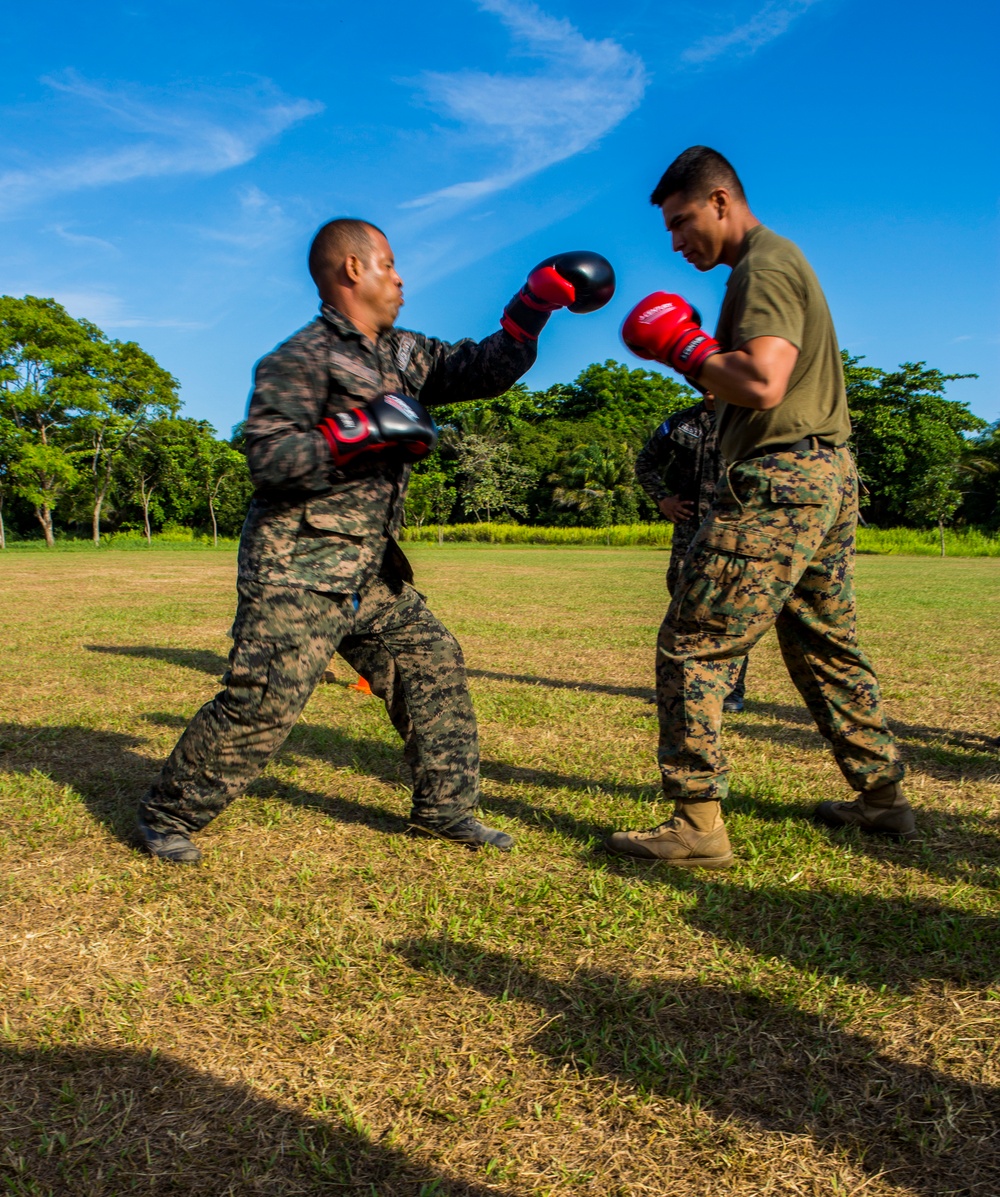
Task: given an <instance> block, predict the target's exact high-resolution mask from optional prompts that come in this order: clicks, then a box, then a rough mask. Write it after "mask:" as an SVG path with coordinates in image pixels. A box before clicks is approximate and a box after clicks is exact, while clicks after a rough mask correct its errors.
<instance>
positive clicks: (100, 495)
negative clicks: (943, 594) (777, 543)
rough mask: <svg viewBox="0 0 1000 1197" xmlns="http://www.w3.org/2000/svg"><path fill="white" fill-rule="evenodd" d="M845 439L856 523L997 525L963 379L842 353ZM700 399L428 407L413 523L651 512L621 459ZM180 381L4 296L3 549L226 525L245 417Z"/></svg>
mask: <svg viewBox="0 0 1000 1197" xmlns="http://www.w3.org/2000/svg"><path fill="white" fill-rule="evenodd" d="M844 373H845V380H846V383H847V391H848V398H849V403H850V409H851V419H852V422H853V425H854V434H853V438H852V440H853V448H854V451H855V454H856V456H857V459H858V465H859V469H860V471H861V475H862V478H863V480H864V483H865V486H866V490H867V494H866V496H865V503H864V507H863V510H864V512H865V517H866V519H867V520H868V521H869V522H870V523H874V524H877V525H881V526H888V525H893V524H904V525H910V526H917V527H925V526H929V525H934V524H937V525H938V526H939V527H941V528H943V527H944V526H945V525H946V524H950V523H954V522H957V523H965V524H974V525H978V526H982V527H986V528H990V529H995V528H997V527H998V526H1000V422H998V423H997V424H992V425H988V424H987V423H986V421H984V420H982V419H980V418H979V417H977V416H975V415H974V414H973V413H972V412H971V411H970V410H969V408H968V405H967V404H966V403H964V402H961V401H959V400H955V399H951V398H948V397H947V395H946V390H947V388H948V385H949V384H950V383H952V382H956V381H958V380H960V379H961V378H964V377H970V376H968V375H957V374H944V373H942V372H941V371H939V370H935V369H931V368H928V367H927V366H926V365H925V363H923V362H917V363H905V364H904V365H902V366H900V367H899V368H898V369H896V370H894V371H886V370H882V369H880V368H878V367H875V366H869V365H866V364H864V363H863V361H862V359H860V358H854V357H850V356H848V355H847V354H846V353H845V354H844ZM696 399H697V396H696V395H695V394H694V392H692V391H691V390H690V389H689V388H688V387H686V386H684V385H682V384H681V383H679V382H677V381H675V380H674V379H672V378H667V377H665V376H663V375H661V374H656V373H653V372H652V371H649V370H645V369H641V368H637V369H630V368H629V367H628V366H625V365H622V364H621V363H619V362H616V361H606V362H604V363H594V364H592V365H589V366H587V368H586V369H585V370H583V371H582V372H581V373H580V374H579V375H578V376H577V378H576V379H575V380H574V381H573V382H572V383H563V384H558V385H556V386H551V387H548V388H546V389H544V390H537V391H532V390H529V389H528V388H527V387H525V386H523V385H520V384H519V385H518V386H515V387H514V388H513V389H512V390H510V391H508V392H507V393H506V394H505V395H502V396H501V397H500V398H498V399H493V400H486V401H481V402H475V403H465V404H454V405H452V406H449V407H445V408H439V409H436V411H435V413H434V414H435V418H436V419H437V421H438V423H439V424H440V425H441V428H442V436H441V441H440V444H439V446H438V448H437V449H436V450H435V452H434V453H433V454H432V455H431V456H430V457H428V458H426V459H425V460H424V461H422V462H420V463H419V464H418V465H417V467H416V468H415V470H414V474H413V477H412V480H411V484H410V494H409V499H408V503H407V517H408V520H409V521H410V523H412V524H415V525H421V524H424V523H436V524H446V523H455V522H481V521H495V520H504V521H513V522H521V523H528V524H535V525H556V526H559V525H583V526H590V527H604V526H609V525H611V524H627V523H633V522H637V521H645V520H652V519H655V518H657V512H656V510H655V508H654V507H653V505H652V504H651V503H650V501H649V500H648V498H647V497H646V495H645V494H644V493H643V492H642V490H641V488H640V487H638V485H637V484H636V481H635V477H634V474H633V466H634V462H635V456H636V453H637V452H638V450H639V449H640V448H641V447H642V445H643V443H644V442H645V440H646V438H647V437H648V436H649V435H650V434H651V433H652V431H653V430H654V429H655V428H656V426H657V425H658V424H659V423H660V422H661V421H662V420H663V419H664V418H665V417H666V416H667V415H669V414H671V413H672V412H675V411H678V410H680V409H682V408H684V407H687V406H689V405H690V404H691V403H693V402H695V401H696ZM181 408H182V404H181V400H180V398H179V395H178V383H177V380H176V379H175V378H173V377H172V376H171V375H170V374H169V373H168V372H167V371H166V370H164V369H163V368H162V367H161V366H160V365H159V364H158V363H157V362H156V361H155V359H154V358H153V357H152V356H151V355H150V354H149V353H147V352H146V351H145V350H143V349H142V348H140V346H138V345H137V344H135V343H134V342H132V341H117V340H113V339H111V338H109V337H107V336H106V335H105V334H104V333H103V332H102V331H101V330H100V329H99V328H98V327H97V326H96V325H94V324H92V323H90V322H89V321H87V320H77V319H74V318H72V317H71V316H70V315H69V314H68V313H67V312H66V311H65V309H64V308H63V307H61V306H60V305H59V304H58V303H56V302H55V301H54V300H51V299H38V298H35V297H33V296H25V297H24V298H22V299H17V298H13V297H11V296H2V297H0V547H3V546H4V545H5V543H6V536H7V534H8V532H12V533H13V534H15V535H17V536H18V537H30V536H32V535H34V536H39V535H40V536H42V537H44V539H45V541H46V543H47V544H49V545H51V544H53V543H54V542H55V538H56V535H57V534H60V535H70V536H80V535H81V534H84V533H88V534H89V535H90V537H91V538H92V539H93V541H94V543H95V544H99V543H100V541H101V537H102V534H103V533H107V532H119V531H122V530H135V531H138V532H141V533H142V534H143V535H145V536H146V537H147V539H149V540H151V539H152V536H153V534H154V533H155V532H156V531H159V530H160V529H162V528H164V527H165V526H168V525H173V524H179V525H183V526H186V527H194V528H197V529H200V530H203V531H206V532H210V533H211V535H212V536H213V539H215V540H216V541H217V539H218V537H219V536H220V535H223V536H233V535H236V534H237V533H238V531H239V527H240V524H241V523H242V520H243V516H244V513H245V510H246V505H247V502H248V501H249V498H250V496H251V494H252V491H253V486H252V483H251V480H250V476H249V472H248V470H247V466H246V460H245V458H244V456H243V453H242V451H241V440H242V432H241V426H239V425H238V426H237V427H236V428H235V429H234V430H233V434H232V436H231V437H230V438H229V439H225V438H221V437H219V436H218V435H217V433H216V431H215V429H214V428H213V427H212V426H211V425H210V424H209V423H207V422H206V421H204V420H193V419H191V418H189V417H185V416H183V415H182V414H181Z"/></svg>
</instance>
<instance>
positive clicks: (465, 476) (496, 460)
mask: <svg viewBox="0 0 1000 1197" xmlns="http://www.w3.org/2000/svg"><path fill="white" fill-rule="evenodd" d="M456 450H457V455H458V472H459V494H460V495H461V498H462V504H463V506H464V507H465V509H466V511H470V512H471V513H472V514H473V515H474V516H475V518H476V522H477V523H479V522H480V521H481V520H482V517H483V513H484V512H485V514H486V523H488V524H489V523H492V522H493V517H494V516H497V515H505V514H506V515H508V516H511V515H521V516H523V515H527V514H528V508H527V506H526V504H525V492H526V490H527V486H528V483H529V481H530V473H529V471H528V470H527V469H526V468H525V467H524V466H523V465H520V464H519V463H518V462H517V461H516V460H515V457H514V453H513V450H512V448H511V445H510V443H509V442H508V441H506V440H504V439H502V438H501V437H496V436H492V437H491V436H483V435H481V434H480V433H475V432H473V433H468V434H467V435H465V436H462V437H461V438H460V439H459V440H458V441H457V446H456Z"/></svg>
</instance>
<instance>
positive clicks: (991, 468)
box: [960, 420, 1000, 528]
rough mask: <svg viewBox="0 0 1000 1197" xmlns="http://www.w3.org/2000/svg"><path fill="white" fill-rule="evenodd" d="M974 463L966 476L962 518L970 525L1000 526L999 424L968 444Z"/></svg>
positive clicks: (981, 433)
mask: <svg viewBox="0 0 1000 1197" xmlns="http://www.w3.org/2000/svg"><path fill="white" fill-rule="evenodd" d="M967 449H968V453H969V456H970V458H971V460H972V461H973V462H974V463H975V464H974V465H973V467H972V468H971V469H969V471H968V473H967V485H966V487H965V490H964V493H963V496H962V507H961V512H960V514H961V516H962V518H963V519H965V520H966V522H968V523H970V524H985V525H987V526H988V527H991V528H996V527H997V526H998V525H1000V420H997V421H996V422H995V423H994V424H990V426H989V427H988V428H985V429H983V431H982V432H980V433H979V434H978V435H977V436H975V437H973V438H972V440H970V441H969V442H968V446H967Z"/></svg>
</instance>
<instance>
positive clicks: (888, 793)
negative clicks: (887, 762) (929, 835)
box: [815, 781, 917, 840]
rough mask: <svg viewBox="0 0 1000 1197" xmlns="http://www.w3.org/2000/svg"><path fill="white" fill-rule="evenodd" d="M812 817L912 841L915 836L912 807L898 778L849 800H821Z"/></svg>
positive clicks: (832, 825) (837, 825)
mask: <svg viewBox="0 0 1000 1197" xmlns="http://www.w3.org/2000/svg"><path fill="white" fill-rule="evenodd" d="M815 817H816V820H817V822H819V823H825V824H826V826H827V827H838V828H839V827H860V828H861V830H862V831H873V832H877V833H878V834H879V835H892V836H895V837H896V838H897V839H902V840H912V839H915V838H916V835H917V829H916V820H915V819H914V817H913V807H912V806H910V804H909V802H907V801H906V797H905V795H904V794H903V787H902V786H901V785H900V784H899V782H898V781H891V782H889V784H888V785H885V786H879V788H878V789H877V790H868V791H867V792H864V793H861V794H859V795H858V796H857V798H855V799H854V801H853V802H821V803H820V804H819V806H817V807H816V814H815Z"/></svg>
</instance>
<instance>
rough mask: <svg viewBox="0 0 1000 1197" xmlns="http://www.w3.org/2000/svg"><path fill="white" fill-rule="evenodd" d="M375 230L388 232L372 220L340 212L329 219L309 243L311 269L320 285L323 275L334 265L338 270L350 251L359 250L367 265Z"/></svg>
mask: <svg viewBox="0 0 1000 1197" xmlns="http://www.w3.org/2000/svg"><path fill="white" fill-rule="evenodd" d="M372 233H381V234H382V236H383V237H384V236H385V233H383V232H382V230H381V229H380V228H378V226H377V225H374V224H372V223H371V221H369V220H355V219H354V218H353V217H350V216H341V217H339V218H338V219H337V220H329V221H327V223H326V224H325V225H323V227H322V228H321V229H320V230H319V232H318V233H317V234H316V236H315V237H313V239H312V245H310V246H309V273H310V274H311V275H312V279H313V282H314V283H315V284H316V285H317V286H319V281H320V276H321V275H323V274H325V273H326V271H328V270H329V269H330V268H331V267H333V269H335V270H336V268H337V267H338V266H340V264H341V263H342V262H343V261H344V260H345V259H346V258H347V256H348V255H349V254H356V255H357V256H358V257H359V258H360V259H361V260H362V262H364V263H365V265H367V264H368V262H370V261H371V254H372V248H373V246H372V238H371V234H372Z"/></svg>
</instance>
